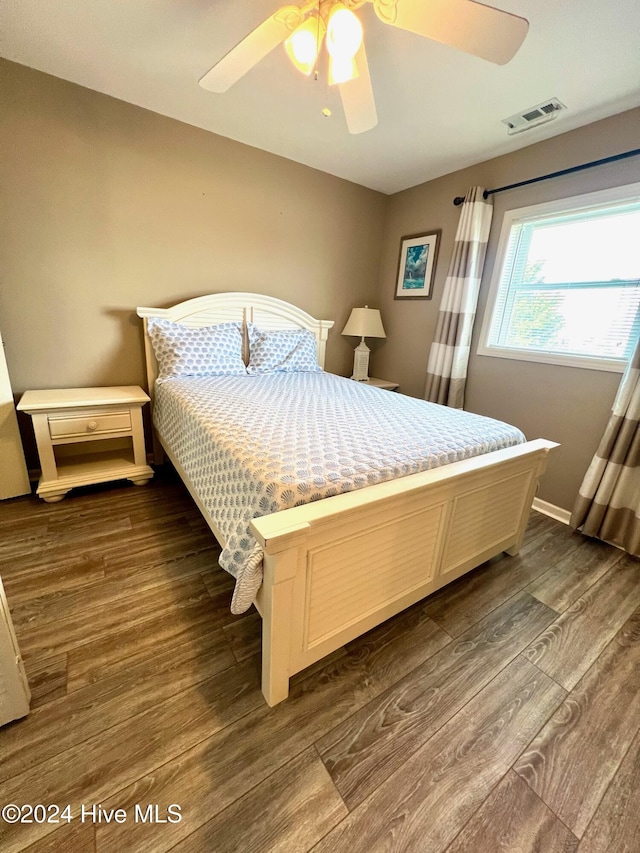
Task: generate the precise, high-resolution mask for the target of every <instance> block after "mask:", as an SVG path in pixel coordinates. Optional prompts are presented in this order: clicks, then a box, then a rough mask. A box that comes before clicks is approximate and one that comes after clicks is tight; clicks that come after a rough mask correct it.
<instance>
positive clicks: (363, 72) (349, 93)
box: [338, 44, 378, 133]
mask: <svg viewBox="0 0 640 853" xmlns="http://www.w3.org/2000/svg"><path fill="white" fill-rule="evenodd" d="M355 60H356V67H357V68H358V76H357V77H354V78H353V80H348V81H347V82H346V83H341V84H340V85H339V86H338V88H339V90H340V98H341V100H342V108H343V110H344V115H345V118H346V120H347V127H348V128H349V133H364V132H365V131H367V130H371V128H373V127H375V126H376V125H377V124H378V114H377V112H376V102H375V100H374V97H373V87H372V86H371V77H370V76H369V63H368V62H367V54H366V51H365V49H364V44H362V46H361V47H360V50H359V51H358V52H357V53H356V56H355Z"/></svg>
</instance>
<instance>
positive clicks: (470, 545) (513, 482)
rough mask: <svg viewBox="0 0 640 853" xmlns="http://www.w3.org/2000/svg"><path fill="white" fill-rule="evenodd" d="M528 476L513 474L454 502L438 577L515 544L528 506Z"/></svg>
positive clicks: (464, 567)
mask: <svg viewBox="0 0 640 853" xmlns="http://www.w3.org/2000/svg"><path fill="white" fill-rule="evenodd" d="M532 476H533V473H532V474H531V476H526V475H525V476H523V475H522V474H521V473H518V474H514V475H513V476H511V477H505V478H502V479H500V480H498V481H497V482H495V483H491V484H490V485H489V486H484V487H482V488H479V489H474V490H472V491H470V492H468V493H467V494H463V495H460V496H458V497H456V498H454V500H453V506H452V510H451V518H450V521H449V530H448V533H447V545H446V548H445V551H444V555H443V558H442V566H441V568H440V574H441V575H443V576H446V575H454V576H455V575H456V574H460V572H461V570H464V569H466V568H468V567H470V566H472V565H478V558H479V556H480V558H481V557H482V554H484V553H490V554H495V553H498V552H499V551H501V550H502V548H503V547H506V545H507V544H508V543H510V542H513V541H514V540H515V538H516V536H517V534H518V529H519V527H520V525H521V522H522V516H523V512H524V511H525V503H526V501H527V500H529V506H530V498H529V495H530V492H531V485H532ZM529 506H527V507H526V509H527V511H528V509H529Z"/></svg>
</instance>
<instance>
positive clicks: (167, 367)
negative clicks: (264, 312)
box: [147, 318, 247, 382]
mask: <svg viewBox="0 0 640 853" xmlns="http://www.w3.org/2000/svg"><path fill="white" fill-rule="evenodd" d="M147 329H148V331H149V336H150V337H151V343H152V344H153V351H154V353H155V355H156V360H157V362H158V379H157V381H158V382H163V381H164V380H165V379H169V378H171V377H178V376H237V375H239V374H243V373H246V372H247V369H246V367H245V364H244V361H243V360H242V325H241V324H240V323H220V324H218V325H217V326H201V327H200V328H196V327H193V326H181V325H180V324H179V323H171V322H170V321H169V320H157V319H154V318H151V319H150V320H149V321H148V323H147Z"/></svg>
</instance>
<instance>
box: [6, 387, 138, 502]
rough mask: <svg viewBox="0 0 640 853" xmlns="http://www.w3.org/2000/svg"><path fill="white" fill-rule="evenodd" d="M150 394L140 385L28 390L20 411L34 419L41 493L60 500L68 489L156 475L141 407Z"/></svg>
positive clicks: (39, 490) (19, 407) (52, 500)
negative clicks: (147, 450)
mask: <svg viewBox="0 0 640 853" xmlns="http://www.w3.org/2000/svg"><path fill="white" fill-rule="evenodd" d="M148 402H149V397H148V396H147V395H146V394H145V392H144V391H143V390H142V388H139V387H138V386H137V385H125V386H120V387H117V388H67V389H62V390H50V391H27V392H26V393H25V394H24V395H23V396H22V399H21V400H20V402H19V403H18V406H17V408H18V410H19V411H22V412H27V414H29V415H31V418H32V420H33V429H34V432H35V435H36V443H37V445H38V454H39V456H40V467H41V469H42V476H41V477H40V481H39V483H38V489H37V493H38V494H39V495H40V497H41V498H43V499H44V500H45V501H48V502H54V501H61V500H62V498H63V497H64V496H65V495H66V493H67V492H68V491H69V489H72V488H74V487H75V486H88V485H91V484H94V483H106V482H110V481H111V480H124V479H127V480H131V481H132V482H133V483H135V484H136V485H137V486H142V485H144V484H145V483H147V482H148V481H149V480H150V479H151V478H152V477H153V469H152V468H150V467H149V466H148V465H147V458H146V451H145V445H144V432H143V428H142V407H143V406H144V404H145V403H148Z"/></svg>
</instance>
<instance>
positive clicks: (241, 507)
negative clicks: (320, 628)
mask: <svg viewBox="0 0 640 853" xmlns="http://www.w3.org/2000/svg"><path fill="white" fill-rule="evenodd" d="M154 425H155V427H156V429H157V431H158V433H159V435H160V437H161V439H162V442H163V444H164V445H165V447H167V449H168V450H169V451H170V453H171V455H172V456H173V458H174V459H175V461H176V462H178V463H179V464H180V466H181V467H182V468H183V470H184V472H185V474H186V475H187V477H188V478H189V481H190V483H191V485H192V487H193V488H194V489H195V491H196V493H197V495H198V497H199V498H200V501H201V503H202V505H203V506H204V508H205V509H206V511H207V512H208V513H209V514H210V517H211V519H212V520H213V521H214V522H215V525H216V527H217V528H218V530H219V531H220V532H221V534H222V535H223V536H224V538H225V542H224V543H223V545H224V547H223V550H222V553H221V556H220V565H221V566H222V568H223V569H225V570H226V571H228V572H229V573H230V574H232V575H233V576H234V577H235V579H236V584H235V589H234V594H233V600H232V605H231V609H232V611H233V612H234V613H243V612H244V611H245V610H247V609H248V608H249V606H250V605H251V603H252V601H253V599H254V598H255V595H256V593H257V591H258V589H259V587H260V584H261V582H262V552H261V550H260V548H259V546H258V544H257V542H256V541H255V539H254V538H253V537H252V535H251V533H250V529H249V524H250V522H251V520H252V519H253V518H257V517H259V516H262V515H267V514H269V513H273V512H279V511H280V510H283V509H287V508H289V507H292V506H298V505H300V504H304V503H309V502H311V501H316V500H321V499H324V498H328V497H331V496H333V495H338V494H341V493H343V492H350V491H353V490H354V489H361V488H365V487H366V486H370V485H374V484H376V483H381V482H384V481H386V480H391V479H394V478H397V477H405V476H408V475H409V474H415V473H418V472H420V471H426V470H428V469H430V468H435V467H437V466H440V465H447V464H448V463H450V462H457V461H459V460H462V459H467V458H469V457H472V456H478V455H481V454H484V453H490V452H492V451H494V450H500V449H502V448H505V447H511V446H513V445H515V444H520V443H522V442H524V441H525V437H524V435H523V434H522V432H520V430H519V429H517V428H516V427H513V426H510V425H509V424H505V423H502V422H501V421H497V420H494V419H492V418H487V417H484V416H481V415H475V414H472V413H469V412H463V411H459V410H456V409H450V408H448V407H446V406H441V405H438V404H435V403H428V402H426V401H424V400H417V399H415V398H413V397H407V396H404V395H402V394H394V393H392V392H389V391H384V390H381V389H379V388H372V387H370V386H368V385H363V384H361V383H358V382H353V381H352V380H350V379H344V378H342V377H339V376H334V375H332V374H328V373H273V374H268V375H257V376H249V375H247V376H216V377H205V378H188V379H169V380H167V381H166V382H164V383H162V384H160V385H157V386H156V390H155V404H154Z"/></svg>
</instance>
